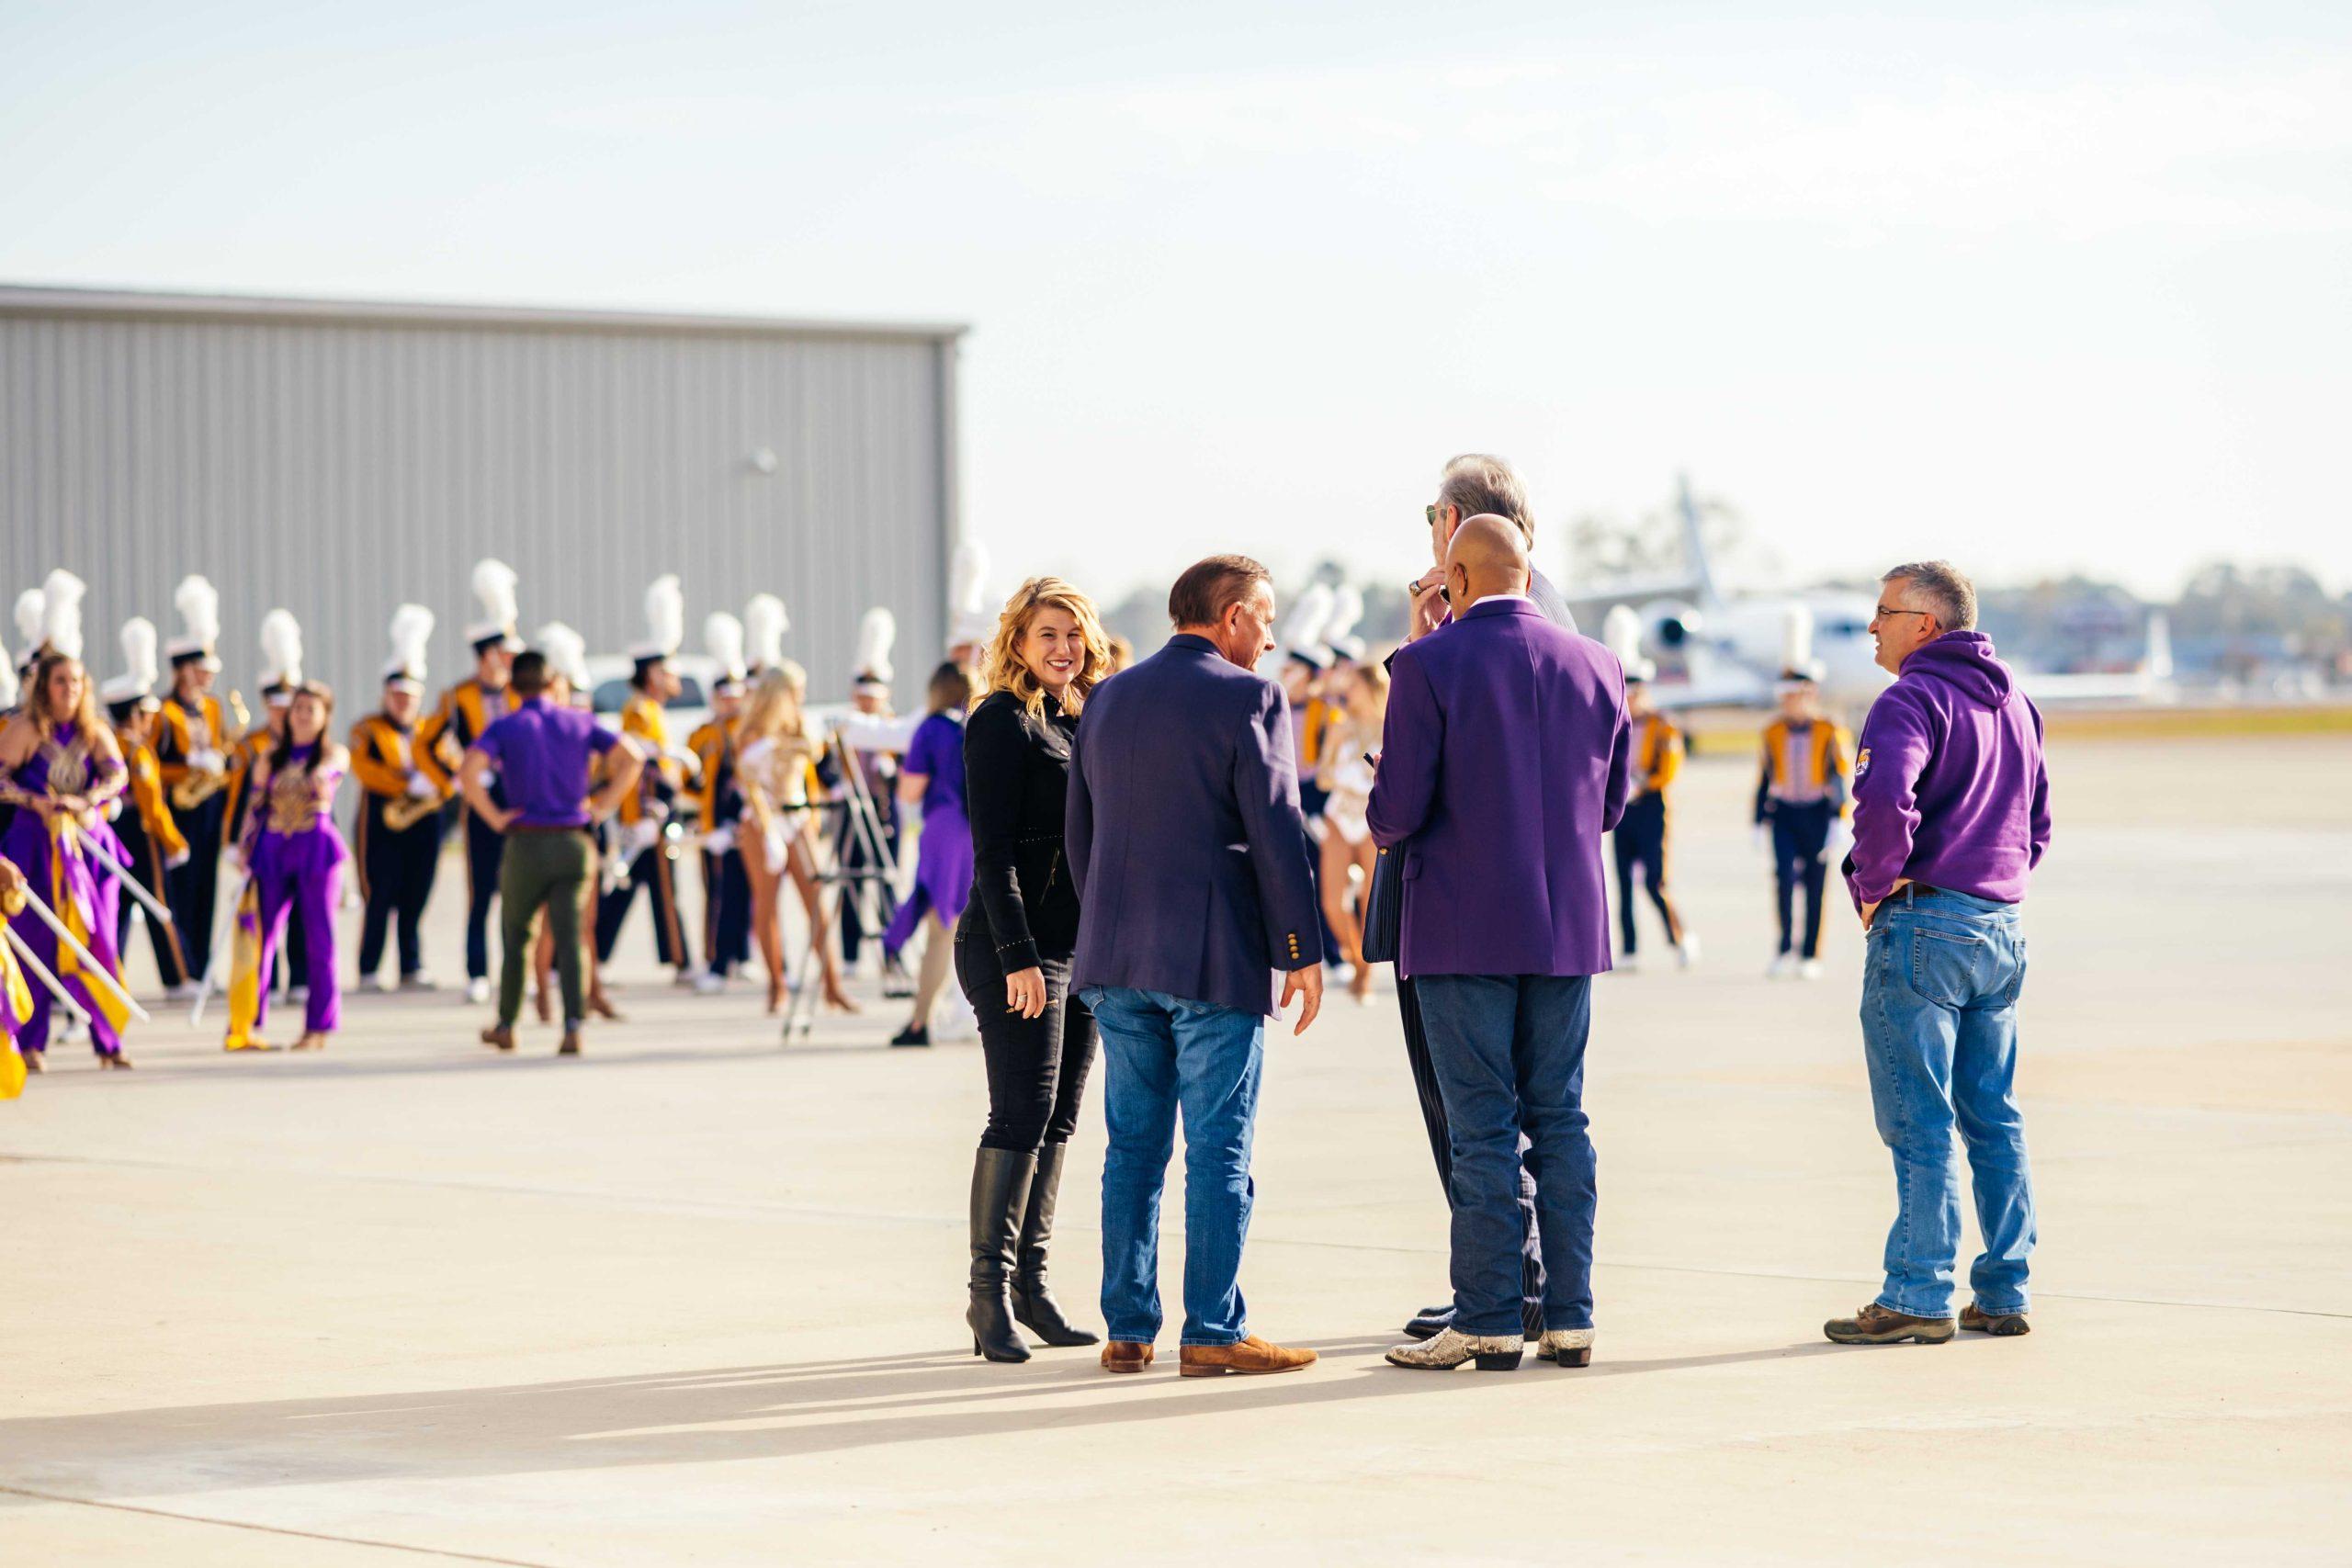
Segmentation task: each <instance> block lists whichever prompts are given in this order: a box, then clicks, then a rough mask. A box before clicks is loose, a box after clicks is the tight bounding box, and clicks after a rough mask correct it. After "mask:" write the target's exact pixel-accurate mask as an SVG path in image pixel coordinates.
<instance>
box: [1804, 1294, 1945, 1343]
mask: <svg viewBox="0 0 2352 1568" xmlns="http://www.w3.org/2000/svg"><path fill="white" fill-rule="evenodd" d="M1821 1332H1822V1333H1824V1334H1826V1335H1827V1336H1828V1337H1830V1338H1832V1339H1834V1340H1836V1341H1837V1342H1838V1344H1840V1345H1901V1344H1903V1343H1905V1341H1906V1340H1908V1341H1917V1343H1919V1344H1921V1345H1942V1344H1946V1343H1949V1342H1950V1340H1951V1336H1952V1324H1951V1319H1950V1318H1948V1317H1913V1316H1912V1315H1911V1314H1909V1313H1907V1312H1894V1311H1891V1310H1889V1309H1888V1308H1886V1307H1883V1306H1881V1305H1879V1304H1878V1303H1876V1302H1872V1303H1871V1304H1870V1305H1868V1306H1866V1307H1864V1308H1863V1309H1862V1310H1861V1311H1860V1312H1858V1313H1856V1314H1854V1315H1853V1316H1851V1317H1833V1318H1831V1319H1830V1320H1829V1321H1828V1322H1827V1323H1825V1324H1823V1325H1821Z"/></svg>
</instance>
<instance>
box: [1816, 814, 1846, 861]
mask: <svg viewBox="0 0 2352 1568" xmlns="http://www.w3.org/2000/svg"><path fill="white" fill-rule="evenodd" d="M1853 847H1854V825H1853V824H1852V823H1850V822H1849V821H1847V820H1846V819H1845V818H1843V817H1840V818H1838V819H1837V820H1836V821H1834V822H1832V823H1830V824H1829V837H1828V838H1827V839H1826V840H1824V841H1823V843H1822V846H1821V862H1822V863H1823V864H1824V865H1836V864H1837V863H1838V862H1840V861H1842V860H1844V859H1845V858H1846V852H1847V851H1848V850H1850V849H1852V848H1853Z"/></svg>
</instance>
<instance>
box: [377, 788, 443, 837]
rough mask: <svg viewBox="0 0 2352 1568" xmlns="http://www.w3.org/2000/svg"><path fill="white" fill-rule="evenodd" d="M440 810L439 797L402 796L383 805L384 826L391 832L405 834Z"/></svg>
mask: <svg viewBox="0 0 2352 1568" xmlns="http://www.w3.org/2000/svg"><path fill="white" fill-rule="evenodd" d="M440 809H441V797H440V796H439V795H421V796H420V795H402V796H401V797H400V798H399V799H398V800H394V801H388V802H386V803H385V806H384V826H385V828H386V829H389V830H390V831H392V832H395V833H405V832H407V831H408V830H409V829H411V828H413V827H415V826H416V825H417V824H418V823H419V822H422V821H424V819H425V818H428V817H430V816H432V815H433V814H434V813H435V812H436V811H438V810H440Z"/></svg>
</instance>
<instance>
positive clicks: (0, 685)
mask: <svg viewBox="0 0 2352 1568" xmlns="http://www.w3.org/2000/svg"><path fill="white" fill-rule="evenodd" d="M16 705H17V667H16V663H15V661H14V660H7V659H0V712H6V710H8V709H9V708H12V707H15V706H16Z"/></svg>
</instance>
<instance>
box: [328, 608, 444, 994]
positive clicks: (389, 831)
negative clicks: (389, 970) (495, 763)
mask: <svg viewBox="0 0 2352 1568" xmlns="http://www.w3.org/2000/svg"><path fill="white" fill-rule="evenodd" d="M433 621H434V615H433V612H432V611H430V610H428V609H426V608H425V607H424V605H422V604H402V605H401V607H400V608H399V609H397V610H395V611H393V612H392V624H391V639H392V655H391V658H390V660H388V661H387V662H386V663H385V665H384V704H383V706H382V707H380V708H379V709H378V710H377V711H376V712H374V713H372V714H369V715H368V716H367V717H365V718H363V719H361V720H360V721H359V722H358V723H357V724H355V725H353V726H352V727H351V748H350V750H351V775H352V777H353V778H355V779H356V780H357V781H358V783H359V809H358V811H357V812H356V813H355V814H354V822H353V832H354V833H355V834H356V837H357V838H358V840H359V842H358V849H357V852H356V857H355V858H356V862H357V864H358V868H359V895H360V898H361V901H362V902H363V904H364V905H365V907H366V912H365V914H364V915H363V916H362V917H361V919H360V925H359V983H360V985H361V986H362V987H366V988H368V989H369V990H379V989H381V988H382V985H381V982H380V981H379V979H378V978H377V974H376V971H377V969H378V967H379V965H380V964H382V963H383V961H384V939H385V937H386V936H387V935H388V934H390V932H391V931H392V930H393V929H394V928H395V926H397V928H398V931H399V935H400V987H401V990H403V991H429V990H431V989H433V981H432V978H431V977H430V976H427V975H426V974H425V972H424V905H425V901H426V900H427V899H429V898H431V897H433V878H434V875H435V873H436V872H437V871H438V870H439V868H440V864H441V808H442V807H443V805H444V804H445V803H446V802H447V799H448V795H447V793H446V792H445V791H444V790H443V789H442V787H441V786H440V785H439V784H435V782H434V781H433V777H432V775H431V774H430V773H426V772H425V769H424V763H423V761H422V758H421V756H420V754H419V753H420V748H419V746H418V744H417V716H418V714H419V712H420V711H421V710H422V708H423V707H424V654H425V645H426V643H427V642H428V641H430V640H431V638H432V636H433Z"/></svg>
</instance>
